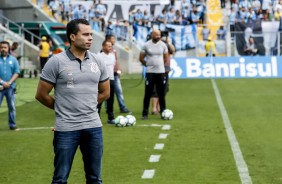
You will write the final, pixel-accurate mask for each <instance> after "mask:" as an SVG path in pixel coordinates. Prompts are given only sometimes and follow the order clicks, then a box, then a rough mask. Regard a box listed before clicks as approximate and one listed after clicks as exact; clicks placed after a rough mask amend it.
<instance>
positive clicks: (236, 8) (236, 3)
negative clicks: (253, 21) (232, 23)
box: [231, 0, 239, 13]
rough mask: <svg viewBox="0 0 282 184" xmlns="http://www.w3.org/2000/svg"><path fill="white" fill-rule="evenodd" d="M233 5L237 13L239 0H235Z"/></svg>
mask: <svg viewBox="0 0 282 184" xmlns="http://www.w3.org/2000/svg"><path fill="white" fill-rule="evenodd" d="M231 7H232V8H234V11H235V12H236V13H237V12H238V11H239V4H238V0H235V3H233V4H232V5H231Z"/></svg>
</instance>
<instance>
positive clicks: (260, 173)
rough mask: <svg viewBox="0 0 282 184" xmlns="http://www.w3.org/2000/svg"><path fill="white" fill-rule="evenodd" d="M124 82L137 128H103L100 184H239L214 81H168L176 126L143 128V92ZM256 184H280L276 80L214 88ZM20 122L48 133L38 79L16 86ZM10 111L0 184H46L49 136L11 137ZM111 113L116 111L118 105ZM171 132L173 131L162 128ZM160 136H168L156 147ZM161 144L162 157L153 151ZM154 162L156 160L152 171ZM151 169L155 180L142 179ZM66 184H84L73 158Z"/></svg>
mask: <svg viewBox="0 0 282 184" xmlns="http://www.w3.org/2000/svg"><path fill="white" fill-rule="evenodd" d="M139 81H140V80H139V79H125V80H123V81H122V84H123V86H124V96H125V101H126V104H127V106H128V108H129V109H130V110H132V111H133V115H135V117H136V118H137V124H136V125H139V126H134V127H126V128H117V127H114V126H112V125H108V124H106V114H105V112H104V109H103V112H102V120H103V122H104V127H103V132H104V145H105V147H104V156H103V181H104V183H105V184H147V183H153V184H172V183H173V184H184V183H185V184H186V183H187V184H190V183H191V184H239V183H241V180H240V177H239V174H238V171H237V167H236V164H235V160H234V156H233V153H232V151H231V148H230V143H229V141H228V138H227V134H226V131H225V128H224V124H223V120H222V117H221V114H220V110H219V107H218V105H217V102H216V98H215V93H214V90H213V88H212V83H211V80H208V79H207V80H171V81H170V91H169V93H168V95H167V107H168V108H169V109H171V110H172V111H173V112H174V119H173V120H171V121H163V120H161V119H160V118H159V116H153V115H150V116H149V120H147V121H142V120H140V117H141V110H142V101H143V95H144V84H143V83H142V84H141V85H139V86H137V87H136V84H138V83H139ZM215 81H216V84H217V86H218V89H219V92H220V95H221V98H222V100H223V103H224V106H225V108H226V111H227V113H228V115H229V119H230V122H231V124H232V127H233V130H234V133H235V135H236V137H237V140H238V142H239V145H240V148H241V151H242V155H243V157H244V159H245V161H246V164H247V166H248V169H249V174H250V177H251V179H252V181H253V183H254V184H268V183H273V184H280V183H282V174H281V170H282V158H281V152H282V146H281V142H282V140H281V139H282V136H281V132H282V123H281V119H282V114H281V112H282V106H281V104H282V93H281V91H282V85H281V82H282V81H281V79H236V80H235V79H220V80H219V79H218V80H215ZM18 83H19V88H18V94H17V99H18V105H19V106H18V108H17V122H18V126H19V127H20V128H32V127H51V126H53V122H54V115H53V112H52V111H51V110H49V109H47V108H45V107H43V106H42V105H41V104H39V103H38V102H37V101H35V100H34V95H35V91H36V85H37V80H36V79H19V81H18ZM6 110H7V106H6V105H5V103H4V104H3V106H2V107H1V109H0V183H1V184H2V183H3V184H33V183H40V184H45V183H46V184H48V183H50V182H51V177H52V172H53V165H52V162H53V148H52V136H53V135H52V134H53V132H52V131H51V130H49V129H41V130H20V131H10V130H8V125H7V111H6ZM115 112H116V115H118V114H119V110H118V108H117V106H116V101H115ZM150 124H159V125H170V126H171V129H170V130H162V127H161V126H154V127H152V126H140V125H150ZM161 133H166V134H169V135H168V137H167V138H166V139H159V135H160V134H161ZM156 143H164V145H165V146H164V149H163V150H154V145H155V144H156ZM151 155H161V157H160V160H159V162H156V163H150V162H149V161H148V160H149V158H150V156H151ZM146 169H154V170H155V174H154V177H153V178H152V179H141V176H142V175H143V172H144V170H146ZM69 183H71V184H72V183H73V184H78V183H79V184H80V183H85V179H84V173H83V165H82V161H81V154H80V152H79V150H78V152H77V154H76V157H75V160H74V164H73V167H72V171H71V174H70V178H69Z"/></svg>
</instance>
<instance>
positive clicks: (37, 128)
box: [18, 127, 53, 131]
mask: <svg viewBox="0 0 282 184" xmlns="http://www.w3.org/2000/svg"><path fill="white" fill-rule="evenodd" d="M52 128H53V127H32V128H18V131H20V130H44V129H50V130H51V129H52Z"/></svg>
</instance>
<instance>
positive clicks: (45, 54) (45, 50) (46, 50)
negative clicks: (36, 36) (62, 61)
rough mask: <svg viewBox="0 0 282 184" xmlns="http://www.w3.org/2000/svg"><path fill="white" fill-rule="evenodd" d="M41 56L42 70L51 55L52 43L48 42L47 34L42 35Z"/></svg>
mask: <svg viewBox="0 0 282 184" xmlns="http://www.w3.org/2000/svg"><path fill="white" fill-rule="evenodd" d="M39 49H40V52H39V57H40V67H41V70H42V69H43V67H44V66H45V64H46V63H47V60H48V58H49V55H50V45H49V43H48V42H47V37H46V36H42V38H41V43H40V45H39Z"/></svg>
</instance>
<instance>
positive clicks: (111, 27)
mask: <svg viewBox="0 0 282 184" xmlns="http://www.w3.org/2000/svg"><path fill="white" fill-rule="evenodd" d="M114 31H115V30H114V25H113V22H112V21H111V20H109V21H108V25H107V27H106V31H105V32H106V35H114V34H115V32H114Z"/></svg>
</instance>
